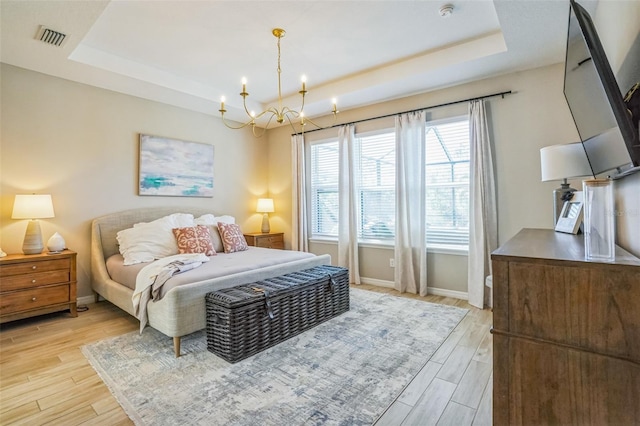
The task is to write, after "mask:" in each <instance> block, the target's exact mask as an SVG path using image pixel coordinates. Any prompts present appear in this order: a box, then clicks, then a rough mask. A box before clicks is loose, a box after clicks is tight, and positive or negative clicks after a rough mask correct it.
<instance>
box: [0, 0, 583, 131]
mask: <svg viewBox="0 0 640 426" xmlns="http://www.w3.org/2000/svg"><path fill="white" fill-rule="evenodd" d="M581 3H582V2H581ZM446 4H450V5H452V6H453V13H452V14H451V15H449V16H447V17H442V16H441V14H440V9H441V7H442V6H444V5H446ZM568 8H569V3H568V0H549V1H544V0H494V1H489V0H449V1H448V0H441V1H434V0H422V1H409V0H397V1H382V0H378V1H344V0H343V1H326V0H321V1H319V0H314V1H264V0H263V1H239V0H236V1H220V0H200V1H168V0H163V1H159V0H147V1H121V0H113V1H101V0H97V1H93V0H92V1H81V0H76V1H46V2H45V1H41V0H16V1H11V0H1V10H0V12H1V27H0V28H1V50H0V59H1V61H2V62H4V63H7V64H11V65H15V66H18V67H22V68H26V69H30V70H34V71H38V72H41V73H45V74H49V75H53V76H57V77H61V78H65V79H68V80H72V81H77V82H81V83H85V84H89V85H93V86H97V87H102V88H105V89H109V90H114V91H117V92H121V93H126V94H130V95H133V96H138V97H141V98H146V99H151V100H154V101H159V102H163V103H167V104H170V105H176V106H179V107H183V108H187V109H191V110H194V111H199V112H203V113H207V114H211V115H218V116H219V112H218V109H220V97H221V96H222V95H224V96H225V97H226V104H225V106H226V109H227V110H228V113H227V115H226V116H228V117H229V118H233V119H236V120H243V117H245V116H243V115H242V114H244V110H243V106H242V98H241V97H240V96H239V93H240V92H241V82H240V81H241V78H242V77H246V78H247V80H248V83H247V92H249V93H250V96H249V97H248V98H247V100H248V101H250V102H248V103H249V105H248V108H249V109H250V110H255V111H261V110H263V109H265V108H267V107H268V106H270V104H272V103H274V101H275V102H277V97H278V84H277V72H276V64H277V45H276V43H277V39H276V38H275V37H274V36H273V35H272V34H271V30H272V28H274V27H281V28H284V29H285V30H286V36H285V37H284V38H283V39H282V41H281V47H282V55H281V68H282V73H281V76H282V95H283V97H284V98H285V102H284V104H285V105H289V106H291V107H292V108H298V106H299V101H300V99H299V95H298V93H297V92H298V91H299V90H300V76H301V75H303V74H304V75H306V77H307V90H308V91H309V92H308V94H307V98H306V103H305V114H306V115H307V116H310V117H314V116H320V115H325V114H327V113H328V112H329V111H330V109H331V99H332V98H337V101H338V108H339V109H340V110H346V109H350V108H355V107H359V106H364V105H368V104H373V103H377V102H381V101H385V100H390V99H395V98H400V97H405V96H408V95H413V94H417V93H422V92H428V91H431V90H435V89H439V88H443V87H447V86H452V85H457V84H461V83H464V82H468V81H472V80H477V79H482V78H486V77H490V76H495V75H500V74H504V73H508V72H514V71H519V70H525V69H530V68H535V67H539V66H544V65H549V64H552V63H558V62H562V61H564V49H565V39H566V31H567V19H568ZM41 25H44V26H46V27H47V28H50V29H53V30H55V31H58V32H61V33H64V34H66V35H67V37H66V39H65V41H64V43H63V44H62V46H60V47H57V46H52V45H49V44H46V43H44V42H42V41H39V40H36V34H37V33H38V30H39V28H40V26H41Z"/></svg>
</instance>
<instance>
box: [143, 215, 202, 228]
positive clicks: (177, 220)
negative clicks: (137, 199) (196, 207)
mask: <svg viewBox="0 0 640 426" xmlns="http://www.w3.org/2000/svg"><path fill="white" fill-rule="evenodd" d="M167 221H169V222H171V223H172V224H173V225H175V226H174V228H188V227H190V226H195V225H196V224H195V220H194V219H193V215H192V214H191V213H173V214H170V215H168V216H164V217H161V218H160V219H156V220H154V221H152V222H140V223H136V224H134V225H133V227H134V228H135V227H136V226H140V225H146V224H151V223H155V224H166V223H167Z"/></svg>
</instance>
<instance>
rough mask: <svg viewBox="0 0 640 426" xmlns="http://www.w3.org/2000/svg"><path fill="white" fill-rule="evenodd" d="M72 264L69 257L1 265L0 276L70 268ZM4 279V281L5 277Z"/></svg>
mask: <svg viewBox="0 0 640 426" xmlns="http://www.w3.org/2000/svg"><path fill="white" fill-rule="evenodd" d="M70 265H71V260H70V259H69V258H66V259H55V260H53V259H52V260H43V261H34V262H24V263H14V264H10V265H0V277H2V278H5V277H10V276H13V275H24V274H32V273H39V272H48V271H57V270H61V269H66V270H68V269H69V267H70ZM2 281H4V279H3V280H2Z"/></svg>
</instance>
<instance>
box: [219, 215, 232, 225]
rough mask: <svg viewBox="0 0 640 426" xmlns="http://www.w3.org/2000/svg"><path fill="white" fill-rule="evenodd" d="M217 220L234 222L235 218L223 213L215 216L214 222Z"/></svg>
mask: <svg viewBox="0 0 640 426" xmlns="http://www.w3.org/2000/svg"><path fill="white" fill-rule="evenodd" d="M218 222H222V223H236V218H235V217H233V216H229V215H225V216H216V222H215V223H216V224H217V223H218Z"/></svg>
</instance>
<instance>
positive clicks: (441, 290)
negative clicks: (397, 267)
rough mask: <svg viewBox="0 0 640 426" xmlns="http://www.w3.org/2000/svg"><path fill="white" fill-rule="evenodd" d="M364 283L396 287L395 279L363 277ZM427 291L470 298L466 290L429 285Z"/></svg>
mask: <svg viewBox="0 0 640 426" xmlns="http://www.w3.org/2000/svg"><path fill="white" fill-rule="evenodd" d="M360 282H361V283H362V284H369V285H375V286H377V287H385V288H394V287H395V285H394V282H393V281H386V280H378V279H375V278H365V277H361V278H360ZM427 293H428V294H433V295H435V296H443V297H453V298H454V299H462V300H469V293H467V292H464V291H456V290H447V289H446V288H437V287H427Z"/></svg>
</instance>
